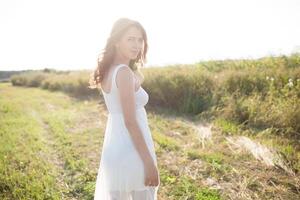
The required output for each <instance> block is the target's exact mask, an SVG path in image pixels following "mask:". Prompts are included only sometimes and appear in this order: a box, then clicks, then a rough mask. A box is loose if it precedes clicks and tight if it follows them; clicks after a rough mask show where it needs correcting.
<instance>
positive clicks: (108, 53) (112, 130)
mask: <svg viewBox="0 0 300 200" xmlns="http://www.w3.org/2000/svg"><path fill="white" fill-rule="evenodd" d="M147 49H148V43H147V35H146V32H145V29H144V28H143V26H142V25H141V24H140V23H139V22H137V21H134V20H131V19H128V18H120V19H119V20H117V21H116V22H115V23H114V25H113V27H112V30H111V33H110V36H109V38H108V40H107V44H106V46H105V48H104V51H103V53H102V56H101V57H99V60H98V66H97V68H96V70H95V71H94V73H93V74H92V75H93V76H92V77H91V81H90V84H91V86H90V87H92V88H98V89H99V90H100V91H101V92H102V94H103V97H104V100H105V104H106V107H107V110H108V118H107V124H106V129H105V136H104V142H103V147H102V152H101V160H100V166H99V170H98V175H97V180H96V187H95V193H94V200H156V199H157V191H158V187H159V185H160V180H159V171H158V167H157V159H156V154H155V149H154V143H153V139H152V135H151V131H150V129H149V126H148V120H147V113H146V110H145V108H144V106H145V105H146V104H147V102H148V100H149V95H148V93H147V92H146V91H145V90H144V89H143V88H142V86H141V83H142V81H143V75H142V74H141V72H140V71H139V67H140V66H143V64H144V62H145V59H146V53H147ZM138 64H139V65H138Z"/></svg>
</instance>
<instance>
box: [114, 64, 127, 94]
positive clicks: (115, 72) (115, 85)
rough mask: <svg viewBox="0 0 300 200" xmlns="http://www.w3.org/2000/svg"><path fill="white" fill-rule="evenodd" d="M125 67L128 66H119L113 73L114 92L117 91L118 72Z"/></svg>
mask: <svg viewBox="0 0 300 200" xmlns="http://www.w3.org/2000/svg"><path fill="white" fill-rule="evenodd" d="M124 66H127V65H125V64H119V65H118V66H117V67H116V68H115V70H114V72H113V77H112V90H115V89H117V82H116V76H117V72H118V70H119V69H120V68H121V67H124Z"/></svg>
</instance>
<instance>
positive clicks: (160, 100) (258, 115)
mask: <svg viewBox="0 0 300 200" xmlns="http://www.w3.org/2000/svg"><path fill="white" fill-rule="evenodd" d="M142 71H143V73H144V74H145V77H146V79H145V81H144V83H143V87H144V88H145V90H146V91H147V92H148V93H149V96H150V99H149V104H150V105H158V106H161V107H164V108H168V109H171V110H174V111H176V112H179V113H189V114H193V115H198V116H199V117H206V118H207V117H215V116H222V117H224V118H226V119H229V120H233V121H236V122H238V123H243V124H249V125H251V126H256V127H276V128H279V129H282V130H283V131H287V132H288V133H287V134H289V135H291V136H293V137H294V136H295V137H296V138H300V136H299V135H300V125H299V124H300V123H299V122H300V107H299V105H300V100H299V97H300V55H299V54H293V55H290V56H280V57H265V58H261V59H256V60H223V61H205V62H200V63H196V64H194V65H178V66H169V67H167V66H166V67H164V68H145V69H142ZM90 73H91V72H90V71H74V72H67V73H59V72H55V71H54V72H53V71H50V72H47V73H45V72H36V73H27V74H21V75H16V76H13V77H12V78H11V81H12V84H13V85H23V86H31V87H41V88H43V89H49V90H62V91H65V92H68V93H71V94H76V95H78V96H89V95H91V94H93V95H92V96H96V97H98V96H97V94H99V92H98V91H96V90H90V89H88V88H87V86H88V79H89V75H90Z"/></svg>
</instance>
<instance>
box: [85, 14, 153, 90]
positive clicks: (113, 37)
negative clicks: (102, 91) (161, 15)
mask: <svg viewBox="0 0 300 200" xmlns="http://www.w3.org/2000/svg"><path fill="white" fill-rule="evenodd" d="M131 27H136V28H138V29H139V30H141V32H142V36H143V40H144V47H143V49H142V50H141V52H139V54H138V55H137V57H136V59H132V60H130V62H129V67H130V68H131V69H132V70H133V71H134V72H137V73H140V74H141V72H140V71H139V68H140V67H142V66H144V63H145V62H146V54H147V50H148V43H147V34H146V31H145V29H144V27H143V26H142V25H141V24H140V23H139V22H137V21H134V20H131V19H128V18H120V19H118V20H117V21H116V22H115V23H114V25H113V27H112V30H111V33H110V36H109V37H108V39H107V42H106V45H105V48H104V49H103V50H102V52H101V53H100V55H99V57H98V60H97V68H96V69H95V70H94V72H93V73H92V74H91V77H90V79H89V85H90V86H89V88H92V89H94V88H100V86H101V81H102V80H103V78H104V76H105V74H106V73H107V72H108V69H109V67H110V66H111V64H112V62H113V59H114V57H115V53H116V49H115V48H116V47H115V44H116V43H117V42H118V41H119V40H120V39H121V38H122V36H123V35H124V33H125V32H126V31H127V30H128V29H129V28H131Z"/></svg>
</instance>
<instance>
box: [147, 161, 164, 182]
mask: <svg viewBox="0 0 300 200" xmlns="http://www.w3.org/2000/svg"><path fill="white" fill-rule="evenodd" d="M144 169H145V182H144V184H145V186H158V185H159V183H160V180H159V173H158V169H157V167H156V166H155V164H154V163H153V162H150V163H147V164H144Z"/></svg>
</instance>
